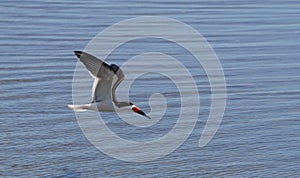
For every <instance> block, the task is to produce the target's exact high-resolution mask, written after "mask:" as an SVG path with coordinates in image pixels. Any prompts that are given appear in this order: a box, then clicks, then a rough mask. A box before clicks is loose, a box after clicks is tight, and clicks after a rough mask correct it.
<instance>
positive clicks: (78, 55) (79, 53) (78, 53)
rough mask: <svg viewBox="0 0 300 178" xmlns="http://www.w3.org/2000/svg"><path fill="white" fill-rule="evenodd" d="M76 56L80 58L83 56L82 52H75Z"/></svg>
mask: <svg viewBox="0 0 300 178" xmlns="http://www.w3.org/2000/svg"><path fill="white" fill-rule="evenodd" d="M74 53H75V55H76V56H77V57H78V58H80V56H81V55H82V51H74Z"/></svg>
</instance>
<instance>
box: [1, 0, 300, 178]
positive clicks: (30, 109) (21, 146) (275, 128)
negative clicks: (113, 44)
mask: <svg viewBox="0 0 300 178" xmlns="http://www.w3.org/2000/svg"><path fill="white" fill-rule="evenodd" d="M299 15H300V1H298V0H272V1H271V0H266V1H243V0H219V1H218V0H212V1H210V0H205V1H202V0H200V1H196V0H193V1H188V2H184V1H156V0H149V1H144V2H140V1H128V2H127V1H97V0H91V1H79V0H74V1H67V0H62V1H55V0H46V1H38V0H24V1H23V0H16V1H11V0H1V1H0V39H1V40H0V50H1V51H0V52H1V57H0V122H1V127H0V130H1V132H0V137H1V142H0V143H1V144H0V177H300V173H299V167H300V136H299V133H300V132H299V131H300V17H299ZM139 16H162V17H169V18H173V19H177V20H179V21H181V22H184V23H186V24H188V25H190V26H191V27H193V28H194V29H196V30H197V31H198V32H200V33H201V34H202V35H203V36H204V37H205V38H206V40H207V41H208V42H209V43H210V45H211V46H212V48H213V49H214V50H215V52H216V54H217V55H218V57H219V60H220V63H221V64H222V67H223V71H224V74H225V78H226V85H227V103H226V110H225V113H224V117H223V120H222V123H221V125H220V128H219V129H218V131H217V133H216V135H215V136H214V137H213V139H212V140H211V142H209V143H208V144H207V145H206V146H205V147H203V148H200V147H198V141H199V137H200V135H201V133H202V131H203V128H204V125H205V123H206V120H207V118H208V115H209V110H210V108H209V106H210V103H211V102H210V96H211V94H210V85H209V82H208V79H207V77H206V75H205V71H204V70H203V69H201V68H200V69H199V71H197V70H196V68H193V66H194V63H192V61H193V60H190V55H189V54H186V53H187V52H186V51H184V50H182V49H180V48H179V47H178V46H172V45H171V44H170V43H168V42H165V43H164V42H163V41H159V40H157V39H156V40H153V39H146V40H137V41H133V42H131V43H129V44H127V45H126V44H125V45H124V46H122V47H123V48H122V47H120V49H119V51H115V53H113V55H111V56H109V58H108V59H107V61H108V62H109V63H116V64H119V65H120V64H121V63H122V60H126V59H129V58H131V57H133V56H134V55H138V54H139V53H141V52H151V51H154V52H155V51H158V52H163V53H168V54H173V55H174V56H175V57H176V58H177V59H178V60H180V61H181V62H182V63H183V64H184V65H185V66H190V68H191V71H192V74H193V75H194V78H195V80H196V83H197V87H198V89H199V93H200V98H201V107H200V114H199V118H198V121H197V123H196V125H195V128H194V130H193V132H192V133H191V135H190V136H189V137H188V139H187V140H186V141H185V142H184V143H183V144H182V145H181V146H180V147H178V148H177V149H176V150H175V151H174V152H172V153H170V154H168V155H166V156H164V157H161V158H159V159H156V160H153V161H148V162H142V163H134V162H126V161H121V160H118V159H115V158H112V157H110V156H108V155H106V154H104V153H102V152H100V151H99V150H98V149H96V148H95V147H94V146H93V145H92V144H91V143H90V142H89V141H88V139H87V138H86V137H85V136H84V134H83V132H82V131H81V128H80V127H79V125H78V122H77V120H76V116H75V114H74V112H73V111H72V110H70V109H69V108H68V107H67V104H70V103H72V80H73V74H74V71H75V67H76V62H77V59H76V56H75V55H74V53H73V51H74V50H83V49H84V48H85V46H86V45H87V44H88V43H89V41H90V40H91V39H93V37H95V36H96V35H97V34H98V33H99V32H101V31H102V30H104V29H105V28H107V27H109V26H110V25H113V24H115V23H117V22H120V21H122V20H125V19H128V18H133V17H139ZM112 40H114V39H112ZM164 44H165V45H164ZM145 49H147V50H145ZM144 77H145V78H147V76H144ZM159 81H166V82H161V84H159V85H158V84H157V83H159ZM168 81H169V80H168V79H167V78H166V77H164V76H162V75H154V76H152V77H148V78H147V80H146V82H144V81H143V80H142V78H141V79H140V80H137V81H136V82H135V83H134V85H133V86H132V90H131V93H130V96H131V97H132V98H134V99H135V101H136V103H141V104H140V107H141V108H145V111H147V112H148V111H149V106H148V105H147V101H145V99H146V100H148V99H149V96H150V95H151V91H154V90H155V93H157V92H161V93H162V94H163V95H165V97H166V99H167V100H168V101H169V102H170V103H171V104H170V105H168V107H171V108H170V109H169V110H168V112H166V115H165V116H164V119H163V120H162V121H161V123H157V124H156V125H155V127H151V128H148V129H147V128H144V129H137V130H135V128H133V127H127V126H124V123H123V122H122V121H120V119H118V118H116V117H117V116H116V115H114V114H108V113H105V114H104V115H103V117H104V118H105V120H106V122H108V124H109V125H110V126H109V127H110V128H111V129H112V130H113V131H114V132H116V133H117V134H119V135H121V136H122V137H123V138H126V139H129V140H135V141H144V140H147V139H155V138H159V137H161V136H163V135H164V134H166V133H167V132H168V131H169V130H170V129H172V127H173V126H174V124H175V123H176V116H177V115H178V114H179V111H178V110H177V105H176V101H177V100H176V98H177V99H178V97H179V94H178V92H176V91H172V89H174V84H173V83H172V82H170V81H169V82H168ZM145 83H147V84H145ZM151 86H152V88H151ZM166 86H169V87H166ZM88 100H89V99H88ZM172 103H173V104H174V103H175V105H172ZM179 106H180V105H179ZM174 118H175V119H174ZM132 119H142V118H140V117H133V118H132ZM145 122H146V120H145ZM152 129H153V130H152Z"/></svg>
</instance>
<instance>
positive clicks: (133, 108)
mask: <svg viewBox="0 0 300 178" xmlns="http://www.w3.org/2000/svg"><path fill="white" fill-rule="evenodd" d="M131 109H132V111H133V112H136V113H138V114H140V115H142V116H145V117H147V118H148V119H151V117H149V116H148V115H147V114H145V113H144V112H143V111H142V110H141V109H140V108H139V107H137V106H136V105H132V106H131Z"/></svg>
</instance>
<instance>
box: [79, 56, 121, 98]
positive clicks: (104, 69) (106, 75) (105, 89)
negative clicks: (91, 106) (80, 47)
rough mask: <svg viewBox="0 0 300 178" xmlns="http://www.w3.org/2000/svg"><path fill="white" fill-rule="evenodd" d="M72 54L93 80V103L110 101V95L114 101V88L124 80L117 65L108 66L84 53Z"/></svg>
mask: <svg viewBox="0 0 300 178" xmlns="http://www.w3.org/2000/svg"><path fill="white" fill-rule="evenodd" d="M74 52H75V55H76V56H77V57H78V58H79V59H80V61H81V62H82V63H83V64H84V66H85V67H86V68H87V69H88V71H89V73H90V74H91V76H92V77H94V78H95V81H94V85H93V91H92V97H93V102H96V101H97V102H100V101H104V100H110V101H111V96H112V94H113V98H114V99H115V96H114V95H115V89H116V87H114V86H116V85H119V84H120V83H121V81H122V80H123V79H124V73H123V71H122V70H121V69H120V68H119V67H118V66H117V65H115V64H112V65H108V64H107V63H105V62H103V61H102V60H100V59H98V58H96V57H95V56H93V55H91V54H88V53H86V52H82V51H74ZM115 77H117V80H114V78H115ZM112 90H113V91H112ZM112 92H113V93H112Z"/></svg>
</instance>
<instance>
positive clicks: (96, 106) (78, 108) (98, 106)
mask: <svg viewBox="0 0 300 178" xmlns="http://www.w3.org/2000/svg"><path fill="white" fill-rule="evenodd" d="M68 107H69V108H70V109H72V110H73V111H75V112H83V111H87V110H93V111H97V112H116V111H117V112H119V111H126V110H130V108H131V107H123V108H117V107H114V106H113V104H112V103H107V104H106V103H103V102H98V103H90V104H83V105H70V104H69V105H68Z"/></svg>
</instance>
